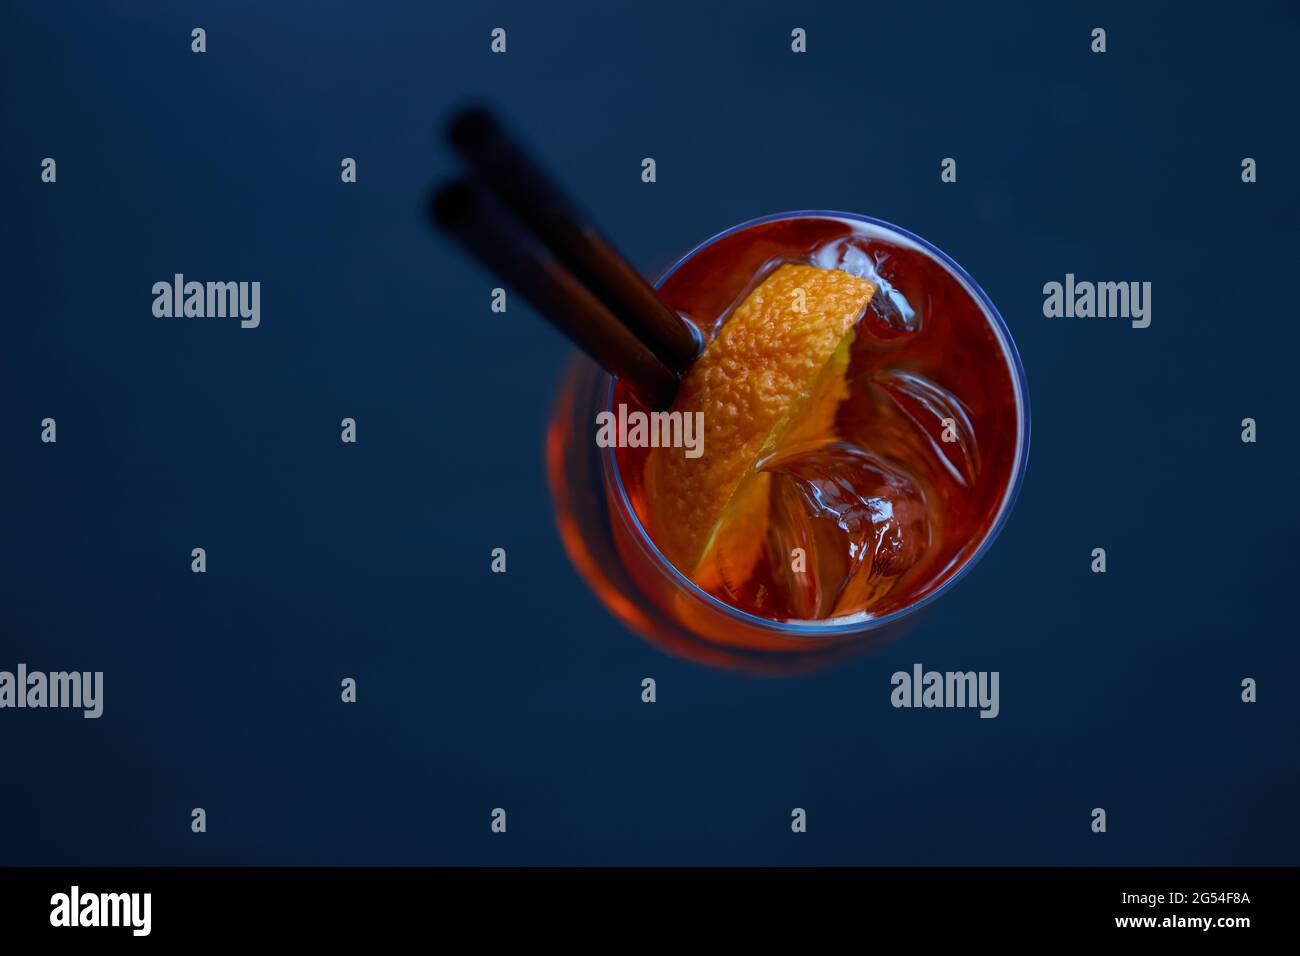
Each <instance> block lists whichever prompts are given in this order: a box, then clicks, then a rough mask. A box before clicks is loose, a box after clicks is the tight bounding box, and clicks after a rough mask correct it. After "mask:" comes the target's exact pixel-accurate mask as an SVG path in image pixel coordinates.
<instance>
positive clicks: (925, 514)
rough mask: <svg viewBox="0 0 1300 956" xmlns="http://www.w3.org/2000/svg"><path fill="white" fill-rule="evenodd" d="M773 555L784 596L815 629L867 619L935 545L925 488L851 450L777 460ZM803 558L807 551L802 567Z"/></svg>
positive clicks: (773, 468)
mask: <svg viewBox="0 0 1300 956" xmlns="http://www.w3.org/2000/svg"><path fill="white" fill-rule="evenodd" d="M759 468H760V470H761V471H763V472H765V473H767V474H770V475H771V476H772V479H771V480H772V495H771V506H770V507H771V511H770V515H769V524H768V534H767V547H768V557H769V562H770V567H771V568H772V573H773V579H774V581H775V584H776V587H777V588H778V589H780V590H782V591H784V592H785V597H786V603H787V605H788V606H789V607H790V608H791V609H792V610H793V611H794V613H795V614H796V616H798V617H800V618H804V619H808V620H815V619H820V618H826V617H831V616H834V615H837V614H845V613H854V612H857V611H861V610H864V609H867V608H869V607H870V606H871V604H873V603H875V602H876V601H878V600H879V599H880V598H882V597H883V596H884V595H885V594H887V593H889V591H890V589H891V588H892V587H893V586H894V584H895V583H896V581H897V580H898V578H899V577H900V576H901V575H902V574H903V573H904V572H906V571H907V570H908V569H909V568H910V567H912V565H913V564H915V563H916V562H917V561H918V560H919V559H920V558H921V556H922V554H924V552H925V550H926V548H927V547H928V546H929V544H930V528H929V511H928V509H927V507H926V502H925V496H924V493H923V492H922V490H921V487H920V485H919V483H918V482H917V481H915V480H914V479H913V478H912V477H910V476H909V475H907V474H905V473H904V472H903V471H901V470H900V469H899V468H898V467H897V466H896V465H893V464H889V463H886V462H885V461H884V460H883V459H881V458H880V457H878V456H877V455H874V454H872V453H871V452H869V451H866V450H865V449H863V448H860V447H858V446H857V445H854V444H850V443H848V442H844V441H837V440H833V439H832V440H823V441H820V442H809V443H805V444H802V445H797V446H793V447H791V448H787V449H783V450H781V451H778V452H776V453H775V454H773V455H772V456H771V457H769V458H767V459H765V460H764V461H762V462H760V463H759ZM795 548H801V549H803V555H804V560H803V567H802V569H801V568H800V562H799V561H798V559H797V557H796V552H794V549H795Z"/></svg>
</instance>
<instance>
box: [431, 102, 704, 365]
mask: <svg viewBox="0 0 1300 956" xmlns="http://www.w3.org/2000/svg"><path fill="white" fill-rule="evenodd" d="M449 136H450V139H451V142H452V144H453V145H454V146H455V147H456V149H457V150H458V151H459V152H460V153H461V154H462V155H463V156H464V157H465V158H466V159H467V160H469V162H470V164H471V165H472V166H473V168H474V170H475V172H476V173H477V174H478V175H479V176H481V177H482V178H483V180H484V181H485V182H487V184H488V185H490V186H491V187H492V189H493V190H494V191H495V192H496V193H497V195H498V196H500V197H501V199H502V201H503V202H504V203H505V204H506V205H507V206H508V207H509V208H510V211H511V212H513V213H514V214H515V216H517V217H518V218H519V220H520V221H521V222H523V223H524V224H525V225H527V226H528V228H529V229H531V230H532V232H533V233H534V234H535V235H536V236H537V238H538V240H539V241H540V242H541V243H542V244H543V245H545V246H546V248H547V249H549V250H550V251H551V252H552V253H553V254H554V255H555V257H556V258H557V259H559V260H560V262H562V263H563V264H564V265H565V266H567V267H568V268H569V269H571V270H572V271H573V274H574V275H575V276H576V277H577V278H578V279H579V280H580V281H581V282H582V283H583V284H585V285H586V286H587V287H588V288H589V289H590V290H591V291H592V293H594V294H595V296H596V298H598V299H600V300H601V301H602V302H603V303H604V304H605V305H606V306H607V307H608V308H609V310H610V311H611V312H613V313H614V315H616V316H618V317H619V319H620V320H622V321H623V323H624V324H626V325H627V327H628V328H629V329H631V330H632V333H633V334H634V335H635V336H636V337H637V338H638V339H640V340H641V341H642V342H644V343H645V344H646V346H647V347H648V348H649V349H650V350H651V351H652V352H654V354H655V355H657V356H658V357H659V359H660V360H661V361H662V362H663V363H664V364H665V365H666V366H668V368H669V369H670V370H672V371H673V372H674V373H675V374H677V375H681V374H683V373H684V372H685V371H686V370H687V369H689V368H690V367H691V365H692V364H693V363H694V362H695V358H696V355H697V354H698V353H699V341H698V339H697V337H696V333H695V331H694V329H693V328H692V327H691V325H690V324H689V323H687V322H685V321H683V320H682V318H681V317H680V316H678V315H677V313H675V312H674V311H673V310H672V309H670V308H668V306H667V305H665V304H664V303H663V302H662V301H661V300H660V298H659V297H658V296H657V295H656V294H655V291H654V289H652V288H651V287H650V285H649V283H647V282H646V281H645V279H643V278H641V276H640V274H638V273H637V271H636V270H635V269H633V268H632V266H631V265H630V264H629V263H628V262H627V260H626V259H624V258H623V257H622V256H621V255H619V253H618V252H617V251H616V250H615V249H614V247H613V246H611V245H610V244H609V242H608V241H607V240H606V239H604V238H603V237H602V236H601V234H600V232H599V230H597V229H596V228H595V226H594V225H593V224H592V223H591V221H590V220H589V219H588V218H587V217H586V216H584V215H583V214H582V213H581V212H580V211H579V210H578V207H577V206H576V205H575V204H574V203H573V202H572V201H571V200H570V199H569V198H568V197H567V196H565V194H564V193H563V191H561V189H560V188H559V187H558V186H557V185H556V184H555V183H554V182H553V181H552V180H551V179H550V177H548V176H547V175H546V174H545V173H544V172H543V171H542V169H541V168H540V167H539V166H538V164H537V163H535V162H534V161H533V160H532V158H531V157H529V156H528V154H527V153H526V152H525V151H524V150H523V149H522V148H520V147H519V145H518V144H516V143H515V142H514V141H513V140H512V139H511V138H510V137H509V136H508V135H507V134H506V133H505V131H504V130H503V129H502V127H501V124H500V123H498V122H497V120H496V119H495V118H494V117H493V116H492V115H491V114H490V113H488V112H487V111H485V110H481V109H471V110H466V111H464V112H462V113H460V114H459V115H458V116H457V117H456V118H455V119H454V120H453V121H452V123H451V125H450V127H449Z"/></svg>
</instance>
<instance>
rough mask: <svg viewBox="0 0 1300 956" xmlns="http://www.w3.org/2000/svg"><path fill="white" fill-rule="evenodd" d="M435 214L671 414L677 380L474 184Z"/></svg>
mask: <svg viewBox="0 0 1300 956" xmlns="http://www.w3.org/2000/svg"><path fill="white" fill-rule="evenodd" d="M430 213H431V214H432V216H433V218H434V220H435V222H436V223H437V224H438V225H440V226H441V227H442V228H443V229H446V230H447V231H448V232H450V233H451V234H452V235H454V236H455V237H456V238H457V239H458V240H459V241H460V242H461V244H462V245H464V246H465V248H467V249H468V250H469V251H470V252H471V253H472V254H473V255H474V256H475V257H476V258H478V259H479V261H481V262H482V263H483V264H484V265H485V266H487V267H488V268H489V269H491V270H492V271H493V272H495V273H497V275H499V276H501V277H502V278H503V279H505V281H506V282H507V283H509V284H510V285H511V286H512V287H514V288H515V289H516V290H517V291H518V292H519V293H520V295H522V296H523V297H524V298H525V299H527V300H528V301H529V303H531V304H532V306H533V308H535V309H537V311H538V312H540V313H541V314H542V316H543V317H544V318H546V319H547V320H548V321H550V322H551V324H553V325H554V326H555V327H556V328H558V329H559V330H560V331H561V332H562V333H564V335H566V336H568V338H569V339H570V340H571V341H573V342H574V343H575V344H576V345H578V346H579V347H581V348H582V349H583V350H584V351H585V352H586V353H587V354H588V355H590V356H591V357H592V358H594V359H595V360H596V361H597V362H599V363H600V364H601V365H603V366H604V367H605V368H606V369H607V370H608V371H610V372H612V373H613V374H614V375H617V376H618V377H619V378H621V379H624V380H625V381H626V382H627V383H628V384H629V385H630V386H631V387H632V388H633V390H635V391H636V393H637V395H638V396H639V397H640V398H641V400H642V401H644V402H645V403H646V404H648V405H649V406H650V407H651V408H655V409H660V408H667V407H668V406H669V405H670V404H671V403H672V400H673V395H674V394H675V393H676V391H677V376H676V375H674V374H673V373H672V371H670V370H669V369H668V367H667V366H665V365H664V364H663V362H661V361H659V359H658V358H656V357H655V356H654V354H652V353H651V352H650V350H649V349H648V348H647V347H646V346H645V345H644V344H643V343H642V342H640V341H639V340H638V339H637V337H636V336H635V335H633V334H632V333H631V332H630V331H629V330H628V328H627V327H626V326H625V325H624V324H623V323H622V322H620V321H619V320H618V319H617V318H615V317H614V315H613V313H611V312H610V310H609V309H608V308H607V307H606V306H605V305H604V304H603V303H601V302H600V301H599V300H598V299H597V298H596V297H595V296H594V295H592V293H591V291H590V290H589V289H587V288H586V287H585V286H584V285H583V284H582V283H581V282H579V281H578V279H577V278H576V277H575V276H574V275H573V274H572V273H570V272H569V271H568V270H567V269H566V268H564V266H562V265H561V264H560V263H559V262H558V261H557V260H556V259H555V257H554V256H552V255H551V254H550V253H548V252H547V251H546V250H545V249H544V248H542V246H541V245H540V244H539V243H538V242H537V241H536V239H535V238H533V237H532V236H531V235H529V234H528V231H527V230H526V229H525V228H524V226H523V225H522V224H521V223H520V222H518V220H516V219H514V217H512V216H511V215H510V213H509V212H508V211H507V210H506V209H505V208H504V207H503V206H502V205H501V204H500V203H498V202H497V201H496V200H495V198H494V197H493V195H492V194H491V192H490V191H489V190H488V189H487V188H486V187H485V186H484V185H483V184H482V183H479V182H476V181H474V180H458V181H454V182H452V183H449V184H448V185H445V186H443V187H442V188H441V189H439V190H438V192H437V193H435V194H434V196H433V199H432V201H431V203H430Z"/></svg>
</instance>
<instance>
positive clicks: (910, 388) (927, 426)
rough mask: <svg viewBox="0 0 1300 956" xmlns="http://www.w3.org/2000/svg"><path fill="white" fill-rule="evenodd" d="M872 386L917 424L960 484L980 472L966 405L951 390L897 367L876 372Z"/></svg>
mask: <svg viewBox="0 0 1300 956" xmlns="http://www.w3.org/2000/svg"><path fill="white" fill-rule="evenodd" d="M870 384H871V387H872V388H873V389H875V390H877V392H878V393H879V394H881V395H883V396H884V397H885V398H886V399H888V401H889V402H891V403H892V404H893V405H894V407H895V408H897V409H898V410H899V411H900V412H902V413H903V415H904V416H905V417H906V418H907V419H909V420H910V421H911V422H912V424H914V425H915V426H916V429H917V431H918V432H919V434H920V435H921V436H922V438H923V446H924V447H925V448H926V449H928V450H929V451H930V452H932V453H933V454H934V455H935V456H936V458H937V460H938V461H939V462H940V463H941V464H942V465H943V467H944V468H945V469H946V470H947V472H948V474H949V475H951V477H952V478H953V479H954V480H955V481H956V482H957V483H958V484H960V485H961V486H962V487H967V488H969V487H971V486H972V485H973V484H974V483H975V477H976V475H978V474H979V469H980V460H979V445H978V444H977V443H976V440H975V426H974V424H972V422H971V419H970V414H969V413H968V412H967V410H966V406H965V405H963V404H962V401H961V399H959V398H958V397H957V396H956V395H954V394H953V393H952V392H950V391H948V390H947V389H946V388H944V387H943V386H942V385H939V384H937V383H935V382H933V381H931V380H930V379H928V378H926V377H925V376H923V375H918V374H916V373H915V372H906V371H902V370H900V369H891V370H888V371H880V372H875V373H873V374H872V376H871V380H870Z"/></svg>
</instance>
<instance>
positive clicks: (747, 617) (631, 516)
mask: <svg viewBox="0 0 1300 956" xmlns="http://www.w3.org/2000/svg"><path fill="white" fill-rule="evenodd" d="M782 219H841V220H849V221H851V222H862V223H867V224H869V225H872V226H877V227H880V228H883V229H885V230H889V231H892V232H894V233H896V234H898V235H899V236H902V237H903V238H906V239H908V240H910V241H911V242H914V243H916V244H917V245H919V246H920V247H921V248H922V249H924V250H925V251H926V252H928V253H930V254H931V255H933V256H934V257H935V258H937V259H938V260H939V261H940V262H941V263H943V264H944V265H946V266H947V267H948V268H949V269H951V270H952V272H953V274H954V275H955V276H956V277H957V279H958V280H959V281H961V282H962V283H963V284H964V285H965V286H966V288H967V290H968V291H969V292H970V293H971V294H972V296H973V297H974V298H975V299H976V301H978V302H979V303H980V305H981V306H983V311H984V315H985V318H986V319H988V320H989V324H990V325H991V326H992V327H993V331H994V332H995V333H996V334H997V337H998V339H999V341H1000V342H1001V344H1002V348H1003V352H1004V353H1005V354H1006V357H1007V360H1008V364H1009V365H1010V366H1011V368H1012V370H1013V372H1014V374H1013V375H1012V384H1013V386H1014V389H1015V395H1016V412H1017V419H1018V421H1019V429H1018V434H1017V436H1016V461H1015V462H1014V464H1013V465H1012V469H1011V478H1010V480H1009V481H1008V482H1007V489H1006V491H1005V492H1004V493H1003V495H1002V501H1001V503H1000V504H999V506H998V512H997V515H996V516H995V518H994V519H993V522H992V523H991V524H990V525H989V529H988V531H987V532H985V534H984V539H983V540H982V541H981V542H980V544H979V547H977V548H976V549H975V550H974V551H973V552H972V553H971V555H970V557H968V558H967V559H966V560H965V561H964V562H962V563H961V565H960V566H958V567H957V569H956V570H954V571H953V572H952V573H951V574H950V575H949V576H948V578H947V580H945V581H944V582H943V583H942V584H940V585H939V586H938V587H936V588H935V589H934V590H933V591H931V592H930V593H929V594H927V595H925V596H924V597H922V598H920V599H919V600H917V601H914V602H912V603H911V604H908V605H907V606H905V607H901V608H899V609H898V610H896V611H891V612H890V613H888V614H883V615H880V616H875V617H873V616H866V617H863V616H860V615H845V616H843V617H840V618H830V619H827V620H824V621H802V620H800V621H778V620H774V619H772V618H768V617H761V616H759V615H757V614H752V613H750V612H749V611H745V610H742V609H740V608H738V607H735V606H733V605H731V604H728V603H727V602H726V601H723V600H721V599H720V598H718V597H715V596H714V595H712V594H710V593H709V592H708V591H705V590H704V589H703V588H701V587H700V586H699V585H698V584H696V583H695V582H694V581H692V580H691V579H690V578H688V577H687V576H686V575H685V574H683V573H682V572H681V571H680V570H679V569H678V568H677V566H676V565H674V564H673V563H672V562H671V561H670V560H668V557H667V556H666V555H665V554H664V553H663V551H661V550H660V548H659V546H658V545H657V544H655V542H654V539H653V538H651V537H650V533H649V532H648V531H647V530H646V528H645V526H644V525H643V524H642V523H641V518H640V516H639V515H638V514H637V513H636V508H635V507H633V505H632V501H631V498H630V497H629V496H628V493H627V488H626V487H625V486H624V484H623V476H622V475H621V474H620V472H619V468H618V458H617V456H616V455H615V453H614V451H615V450H614V448H613V447H608V448H605V449H604V450H603V451H604V455H603V462H604V465H605V467H604V469H603V470H604V474H605V479H606V484H607V485H608V484H611V483H612V484H613V487H614V490H615V492H616V495H617V497H616V501H617V503H618V505H619V508H618V511H619V515H620V517H621V518H622V519H623V520H624V521H625V522H628V523H629V524H630V527H631V530H632V532H633V537H634V538H635V540H636V542H637V545H638V546H639V547H640V548H641V549H642V550H643V551H644V552H645V553H646V555H647V556H648V557H649V558H650V560H651V561H652V563H653V564H654V565H655V566H656V567H657V568H659V569H660V570H661V571H662V572H664V573H666V574H667V575H668V577H669V578H670V579H671V580H672V581H673V583H674V584H675V585H677V586H678V587H679V588H681V589H682V590H684V591H685V592H686V593H688V594H690V595H691V596H692V597H693V598H694V599H696V600H697V601H700V602H702V603H703V604H705V605H706V606H707V607H710V608H712V609H713V610H716V611H719V612H721V613H722V614H724V615H725V616H727V617H730V618H732V619H733V620H736V621H739V622H740V623H743V624H746V625H748V626H750V627H755V628H759V629H761V630H765V631H771V632H774V633H776V634H780V635H782V636H786V637H794V638H822V639H825V638H828V637H840V636H849V635H852V634H859V633H864V632H866V631H869V630H874V629H876V628H878V627H882V626H884V625H886V624H889V623H891V622H894V621H898V620H900V619H901V618H904V617H906V616H907V615H909V614H913V613H915V612H916V611H919V610H920V609H921V608H923V607H926V606H928V605H929V604H931V603H932V602H934V601H936V600H937V599H938V598H939V597H940V596H942V595H943V594H945V593H947V592H948V590H949V589H950V588H951V587H952V586H953V585H955V584H956V583H957V582H958V581H960V580H961V579H962V578H963V577H965V576H966V574H967V573H968V572H969V571H970V569H971V568H973V567H974V566H975V565H976V564H977V563H978V562H979V560H980V558H982V557H983V556H984V555H985V554H986V553H987V552H988V550H989V548H991V547H992V545H993V542H994V541H995V540H996V539H997V537H998V534H999V533H1000V532H1001V531H1002V528H1003V526H1004V525H1005V524H1006V522H1007V519H1008V518H1009V517H1010V515H1011V511H1012V509H1013V508H1014V506H1015V503H1016V501H1017V499H1018V498H1019V496H1020V488H1021V485H1022V484H1023V482H1024V477H1025V470H1026V467H1027V465H1028V463H1029V436H1030V428H1029V383H1028V380H1027V379H1026V377H1025V368H1024V363H1023V362H1021V360H1020V352H1019V351H1018V350H1017V349H1016V343H1015V340H1014V339H1013V338H1012V337H1011V330H1010V329H1009V328H1007V324H1006V321H1005V320H1004V319H1003V318H1002V313H1000V312H999V311H998V309H997V306H995V305H994V304H993V302H992V300H991V299H989V297H988V296H987V295H986V294H985V292H984V290H983V288H981V287H980V285H979V283H978V282H976V281H975V280H974V279H973V278H971V276H970V274H969V273H968V272H967V271H966V270H965V269H963V268H962V267H961V266H960V265H959V264H958V263H957V262H956V261H954V260H953V258H952V257H951V256H949V255H948V254H947V253H945V252H944V251H943V250H942V249H940V248H938V247H937V246H935V245H934V244H933V243H931V242H929V241H927V240H926V239H923V238H922V237H920V236H918V235H916V234H915V233H914V232H911V231H910V230H907V229H904V228H903V227H902V226H896V225H894V224H893V223H891V222H886V221H885V220H883V219H876V218H874V217H872V216H864V215H861V214H859V213H850V212H837V211H835V210H829V209H798V210H793V211H791V212H779V213H772V214H770V215H766V216H759V217H757V218H755V219H748V220H746V221H744V222H742V223H739V224H737V225H734V226H731V227H730V228H728V229H724V230H723V231H722V232H719V233H717V234H715V235H713V236H711V237H709V238H708V239H705V240H704V241H703V242H701V243H698V244H697V245H695V246H693V247H692V248H691V249H690V250H689V251H687V252H686V253H685V254H683V255H682V256H681V257H679V258H678V259H677V261H676V262H674V263H673V264H672V265H671V266H669V267H668V268H667V269H666V270H665V271H664V273H663V274H662V275H660V276H659V278H658V279H657V280H656V281H655V283H654V287H655V288H656V289H658V288H660V287H661V286H662V285H663V284H664V283H665V282H667V281H668V279H670V278H671V277H672V276H673V274H674V273H675V272H677V270H678V269H680V268H681V266H682V265H683V264H684V263H685V262H686V261H687V260H689V259H690V258H692V257H693V256H694V255H696V253H698V252H700V251H701V250H703V249H706V248H708V247H709V246H711V245H713V244H714V243H715V242H718V241H719V240H721V239H725V238H726V237H727V236H729V235H731V234H732V233H735V232H739V231H740V230H742V229H749V228H752V227H753V226H759V225H763V224H764V223H768V222H776V221H778V220H782ZM617 381H618V379H617V377H616V376H613V375H611V376H610V381H609V387H608V389H607V390H606V396H605V406H606V410H609V409H612V408H613V407H614V387H615V385H616V383H617Z"/></svg>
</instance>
